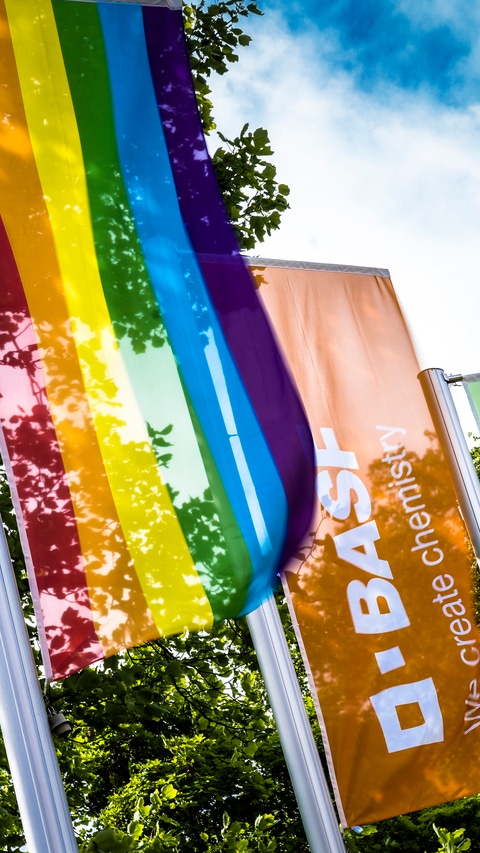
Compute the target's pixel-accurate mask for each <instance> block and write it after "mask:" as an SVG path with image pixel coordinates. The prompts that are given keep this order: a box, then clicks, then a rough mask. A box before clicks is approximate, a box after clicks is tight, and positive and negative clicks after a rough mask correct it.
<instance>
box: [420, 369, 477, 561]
mask: <svg viewBox="0 0 480 853" xmlns="http://www.w3.org/2000/svg"><path fill="white" fill-rule="evenodd" d="M418 378H419V380H420V384H421V386H422V389H423V393H424V395H425V399H426V401H427V405H428V408H429V409H430V414H431V416H432V420H433V423H434V426H435V429H436V431H437V435H438V440H439V442H440V446H441V448H442V450H443V453H444V455H445V458H446V460H447V463H448V466H449V470H450V474H451V476H452V480H453V485H454V489H455V493H456V496H457V501H458V503H459V506H460V510H461V513H462V516H463V520H464V522H465V527H466V528H467V532H468V535H469V537H470V539H471V541H472V545H473V549H474V551H475V554H476V557H477V560H479V561H480V482H479V479H478V477H477V472H476V471H475V467H474V465H473V462H472V458H471V456H470V451H469V449H468V446H467V442H466V441H465V436H464V434H463V429H462V426H461V424H460V419H459V417H458V413H457V410H456V408H455V404H454V402H453V399H452V395H451V392H450V388H449V384H452V383H454V382H460V381H461V380H462V376H446V375H445V373H444V372H443V370H440V369H439V368H437V367H433V368H429V369H428V370H422V372H421V373H419V375H418Z"/></svg>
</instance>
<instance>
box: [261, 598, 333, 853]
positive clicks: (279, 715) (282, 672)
mask: <svg viewBox="0 0 480 853" xmlns="http://www.w3.org/2000/svg"><path fill="white" fill-rule="evenodd" d="M247 623H248V627H249V629H250V633H251V635H252V640H253V644H254V646H255V651H256V653H257V657H258V663H259V665H260V670H261V672H262V675H263V678H264V681H265V686H266V688H267V693H268V697H269V700H270V705H271V707H272V711H273V715H274V717H275V722H276V724H277V729H278V734H279V736H280V742H281V744H282V748H283V753H284V755H285V761H286V764H287V767H288V771H289V773H290V778H291V780H292V785H293V789H294V791H295V796H296V799H297V803H298V807H299V810H300V814H301V817H302V821H303V825H304V827H305V833H306V836H307V839H308V843H309V845H310V849H311V850H312V853H345V846H344V844H343V840H342V836H341V834H340V828H339V824H338V820H337V817H336V815H335V811H334V808H333V804H332V801H331V798H330V793H329V790H328V787H327V783H326V780H325V775H324V772H323V768H322V765H321V762H320V758H319V755H318V749H317V745H316V743H315V740H314V737H313V733H312V729H311V727H310V721H309V719H308V716H307V712H306V710H305V705H304V703H303V697H302V694H301V692H300V687H299V684H298V679H297V676H296V673H295V669H294V666H293V662H292V658H291V656H290V650H289V648H288V644H287V640H286V637H285V633H284V630H283V626H282V622H281V619H280V615H279V613H278V609H277V605H276V603H275V599H274V597H273V595H272V596H271V598H269V599H267V601H265V602H264V603H263V604H262V605H261V606H260V607H258V608H257V609H256V610H254V611H253V612H252V613H249V615H248V616H247Z"/></svg>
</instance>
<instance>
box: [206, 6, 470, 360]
mask: <svg viewBox="0 0 480 853" xmlns="http://www.w3.org/2000/svg"><path fill="white" fill-rule="evenodd" d="M262 8H263V10H264V15H263V17H261V18H256V17H253V18H252V19H251V22H250V23H249V30H250V33H251V35H252V36H253V41H252V43H251V45H250V47H249V48H247V49H246V50H244V51H243V52H242V53H241V56H240V61H239V62H238V63H236V64H235V65H233V66H232V70H231V71H229V73H228V74H226V75H224V76H223V77H222V78H218V79H217V80H216V81H215V82H214V86H213V101H214V104H215V112H216V117H217V122H218V126H219V127H220V129H221V130H223V131H224V132H225V133H227V135H228V134H236V133H238V132H239V130H240V128H241V126H242V125H243V123H244V122H246V121H248V122H250V124H251V126H252V127H257V126H262V127H266V128H267V129H268V131H269V134H270V138H271V140H272V146H273V149H274V151H275V158H274V162H275V165H276V166H277V170H278V176H279V179H280V180H281V181H284V182H285V183H287V184H289V186H290V188H291V196H290V204H291V209H290V210H289V211H288V212H287V213H286V214H285V216H284V219H283V221H282V226H281V228H280V231H279V232H277V233H276V234H274V235H272V237H271V238H269V239H268V240H267V241H266V243H264V244H263V245H261V246H259V247H258V249H257V250H256V252H255V254H257V255H260V256H262V257H267V258H268V257H271V258H284V259H290V260H292V259H293V260H305V261H308V260H310V261H315V262H326V263H339V264H353V265H362V266H373V267H385V268H387V269H389V270H390V273H391V276H392V281H393V284H394V287H395V289H396V292H397V295H398V297H399V299H400V303H401V305H402V308H403V311H404V314H405V317H406V320H407V323H408V324H409V326H410V329H411V333H412V338H413V341H414V345H415V347H416V351H417V355H418V358H419V362H420V367H421V368H426V367H441V368H443V369H445V370H446V371H447V373H474V372H478V371H480V334H479V332H480V6H477V4H475V3H474V2H470V3H467V2H464V0H331V2H327V0H303V2H297V0H293V2H291V3H286V2H279V0H276V1H275V2H273V0H265V2H264V3H263V4H262Z"/></svg>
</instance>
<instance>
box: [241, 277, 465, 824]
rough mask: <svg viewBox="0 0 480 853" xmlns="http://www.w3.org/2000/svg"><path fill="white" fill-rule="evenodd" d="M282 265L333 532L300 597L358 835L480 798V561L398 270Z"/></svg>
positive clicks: (345, 807)
mask: <svg viewBox="0 0 480 853" xmlns="http://www.w3.org/2000/svg"><path fill="white" fill-rule="evenodd" d="M265 263H266V264H267V266H257V267H256V269H255V275H256V278H257V282H258V283H259V284H260V293H261V296H262V297H263V301H264V304H265V305H266V307H267V310H268V312H269V314H270V317H271V319H272V321H273V325H274V327H275V329H276V332H277V335H278V337H279V339H280V342H281V344H282V345H283V347H284V350H285V352H286V355H287V359H288V361H289V364H290V367H291V370H292V372H293V374H294V377H295V379H296V382H297V385H298V387H299V390H300V394H301V396H302V398H303V402H304V405H305V407H306V410H307V415H308V418H309V421H310V426H311V429H312V432H313V436H314V440H315V444H316V466H317V467H316V472H317V474H316V492H317V509H316V517H315V519H314V522H313V525H312V527H311V532H310V535H309V536H308V537H307V538H306V539H305V541H304V542H303V546H302V548H301V550H300V552H299V553H298V555H297V558H296V559H295V560H293V561H292V562H291V563H290V564H289V567H288V572H287V575H286V581H285V589H286V592H287V597H288V598H289V601H290V605H291V609H292V613H293V616H294V622H295V621H296V622H297V623H298V636H299V640H300V644H301V646H302V648H303V649H304V652H305V660H306V665H307V669H308V671H309V673H310V677H311V683H312V688H313V692H314V696H315V697H316V698H317V700H318V712H319V718H320V722H321V725H322V728H323V733H324V737H325V743H326V749H327V754H328V760H329V764H330V770H331V778H332V782H333V786H334V789H335V792H336V797H337V804H338V808H339V811H340V815H341V820H342V823H343V824H344V825H346V826H352V825H355V824H363V823H369V822H372V821H377V820H380V819H383V818H387V817H391V816H394V815H398V814H402V813H405V812H410V811H414V810H417V809H420V808H424V807H426V806H430V805H435V804H438V803H441V802H444V801H447V800H452V799H456V798H458V797H463V796H466V795H469V794H473V793H476V792H477V791H479V790H480V768H479V766H478V762H477V761H472V755H476V754H477V752H478V748H479V745H480V631H479V629H478V628H477V626H476V623H475V619H474V613H473V608H472V590H471V576H470V564H471V556H470V552H469V545H468V543H467V541H466V536H465V531H464V528H463V525H462V522H461V518H460V515H459V512H458V509H457V506H456V503H455V498H454V494H453V489H452V486H451V482H450V478H449V473H448V470H447V467H446V464H445V461H444V459H443V457H442V455H441V452H440V449H439V446H438V443H437V440H436V436H435V433H434V430H433V425H432V421H431V419H430V415H429V412H428V409H427V406H426V404H425V401H424V399H423V393H422V391H421V387H420V384H419V382H418V380H417V374H418V370H419V368H418V365H417V361H416V358H415V354H414V351H413V348H412V344H411V341H410V337H409V334H408V331H407V328H406V326H405V323H404V320H403V317H402V314H401V311H400V308H399V305H398V303H397V300H396V297H395V294H394V291H393V288H392V284H391V282H390V279H389V276H388V272H387V271H386V270H376V271H372V270H370V271H368V270H362V269H360V268H352V267H350V268H348V267H343V268H333V267H323V268H322V267H320V266H318V265H317V266H314V267H308V265H303V268H295V265H292V266H293V268H285V266H284V267H282V266H281V265H278V266H275V265H274V264H272V263H271V262H268V261H267V262H265ZM268 264H269V265H268ZM298 266H299V267H302V265H298Z"/></svg>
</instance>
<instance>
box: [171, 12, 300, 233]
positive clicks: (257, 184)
mask: <svg viewBox="0 0 480 853" xmlns="http://www.w3.org/2000/svg"><path fill="white" fill-rule="evenodd" d="M261 14H262V13H261V12H260V9H259V8H258V6H257V4H256V3H254V2H252V3H245V2H243V0H225V2H220V3H210V4H207V3H206V2H205V0H201V2H200V3H198V4H195V5H191V6H186V7H185V27H186V33H187V37H188V46H189V54H190V63H191V68H192V71H193V77H194V82H195V90H196V94H197V101H198V105H199V110H200V115H201V118H202V123H203V128H204V131H205V133H206V134H207V135H208V134H210V133H211V132H212V131H214V130H215V129H216V122H215V119H214V115H213V104H212V101H211V99H210V95H211V90H210V86H209V78H210V77H211V75H212V73H216V74H225V73H226V72H227V71H228V68H229V65H230V64H231V63H233V62H237V61H238V52H237V51H238V49H239V48H241V47H246V46H247V45H248V44H249V43H250V41H251V37H250V36H249V35H247V33H245V32H243V30H242V28H241V27H240V26H239V24H240V23H241V22H242V19H243V20H244V19H245V18H247V17H248V15H261ZM218 137H219V139H220V141H221V142H222V143H223V145H220V146H219V147H218V148H217V149H216V150H215V151H214V152H212V162H213V166H214V169H215V173H216V176H217V180H218V183H219V186H220V189H221V191H222V194H223V198H224V202H225V206H226V208H227V212H228V214H229V217H230V221H231V222H232V224H233V226H234V228H235V230H236V232H237V236H238V238H239V241H240V245H241V246H242V248H243V249H253V248H254V247H255V245H256V244H257V243H261V242H262V241H263V240H264V239H265V237H266V236H267V235H269V234H271V233H272V231H274V230H275V229H276V228H278V227H279V225H280V219H281V216H282V213H283V212H284V211H285V210H286V209H287V208H288V206H289V205H288V199H287V196H288V195H289V192H290V190H289V187H288V186H287V185H286V184H282V183H278V181H277V170H276V168H275V166H274V165H273V163H272V162H271V160H270V157H271V156H272V153H273V152H272V149H271V147H270V140H269V138H268V133H267V131H266V130H265V129H264V128H262V127H258V128H256V129H255V130H250V128H249V125H248V124H244V125H243V127H242V129H241V130H240V132H239V133H238V135H237V136H235V137H234V138H233V139H229V138H228V137H227V136H225V135H224V134H223V133H221V132H220V131H219V132H218Z"/></svg>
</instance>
